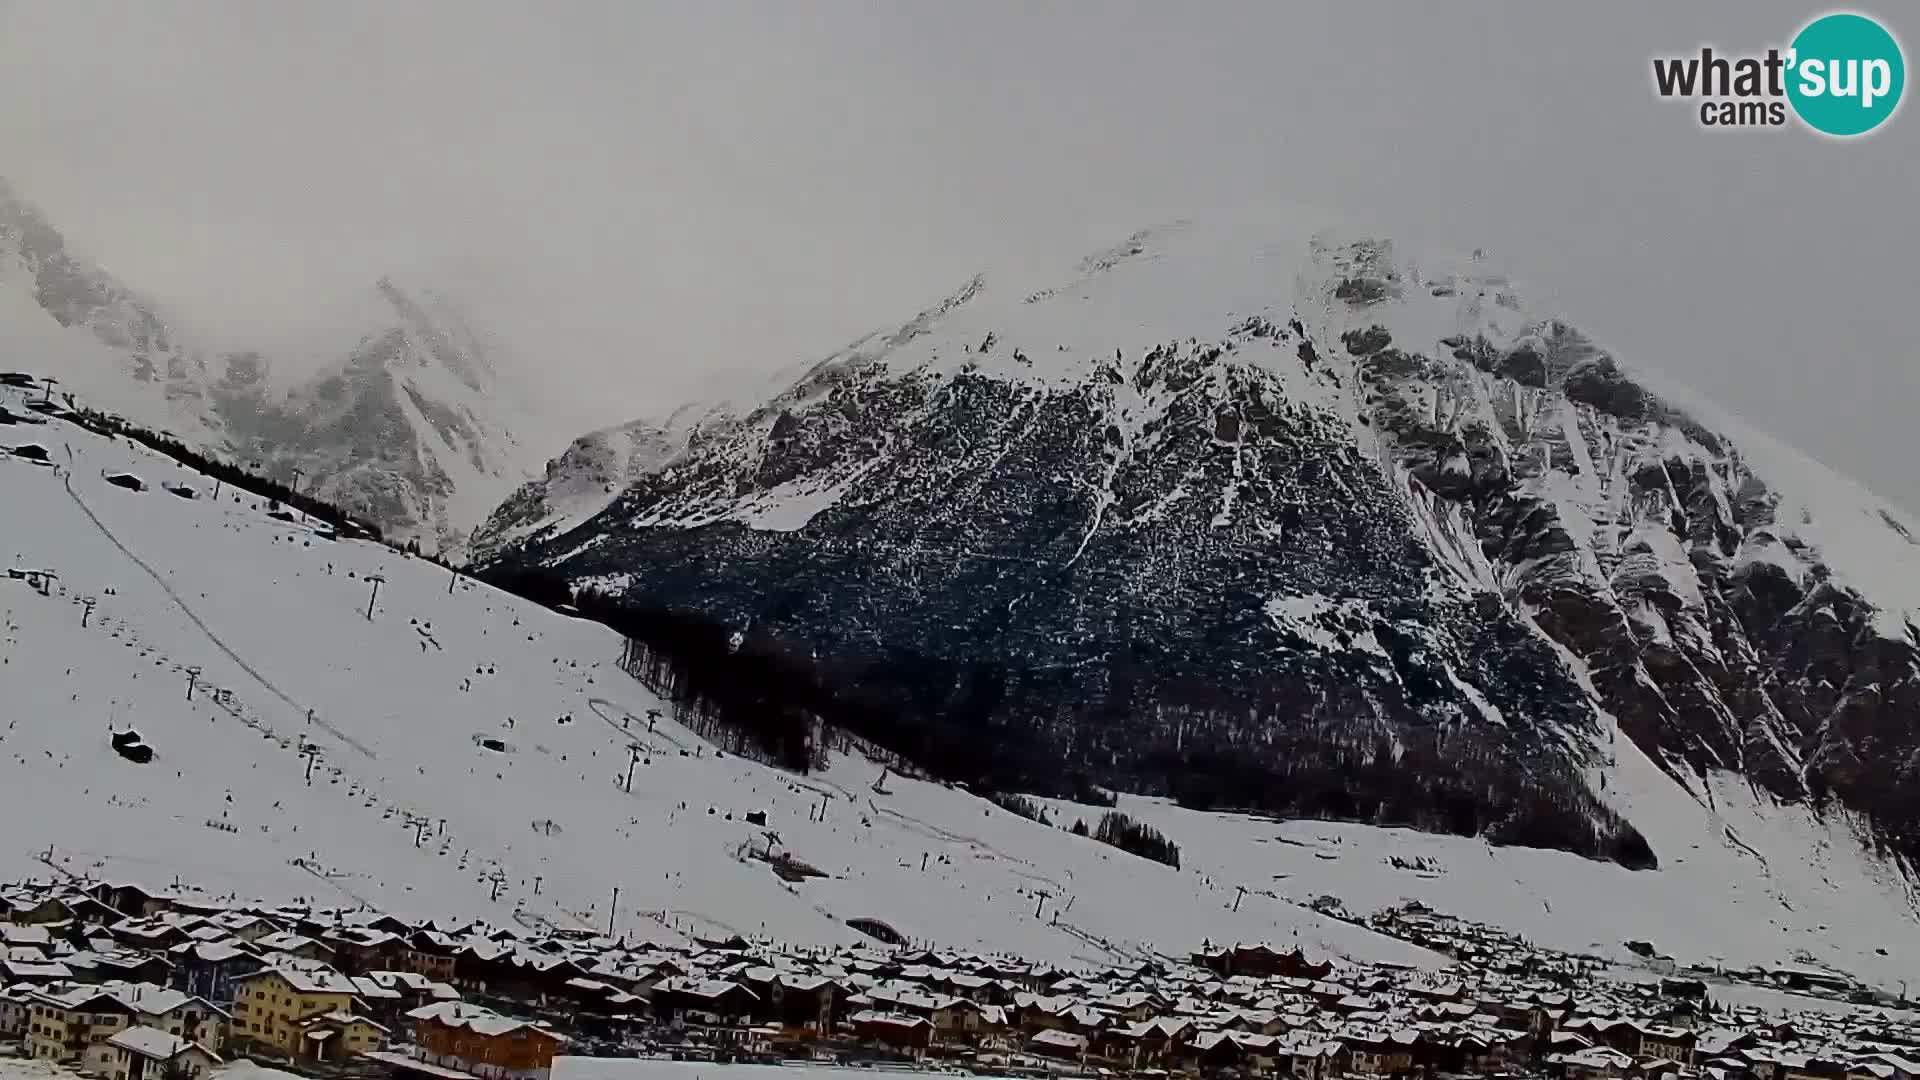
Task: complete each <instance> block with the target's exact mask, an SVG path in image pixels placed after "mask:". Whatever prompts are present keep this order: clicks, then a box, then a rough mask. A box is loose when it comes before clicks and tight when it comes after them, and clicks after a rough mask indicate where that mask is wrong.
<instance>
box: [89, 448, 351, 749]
mask: <svg viewBox="0 0 1920 1080" xmlns="http://www.w3.org/2000/svg"><path fill="white" fill-rule="evenodd" d="M60 483H61V485H62V486H63V487H65V488H66V490H67V495H68V497H69V498H71V499H73V501H74V505H76V506H78V507H79V508H80V512H81V513H82V514H85V515H86V516H87V520H88V521H90V522H92V523H93V527H94V528H96V529H98V530H100V535H102V536H104V537H106V538H107V541H108V542H109V543H111V544H112V545H113V546H114V547H116V548H119V549H120V553H121V554H122V555H125V556H126V557H127V558H128V559H129V560H130V561H132V563H133V565H135V566H137V567H139V568H140V569H141V570H142V571H144V572H145V573H146V575H147V576H148V577H150V578H152V579H153V583H154V584H155V585H158V586H160V591H161V592H164V593H166V594H167V596H168V597H170V598H171V599H172V600H173V602H174V605H175V606H177V607H178V608H179V609H180V613H181V614H182V615H185V616H186V617H187V619H188V621H190V622H192V623H193V625H195V626H197V627H199V628H200V631H201V632H202V633H204V634H206V635H207V640H209V641H211V642H213V644H214V647H215V648H217V649H219V650H220V651H221V652H223V653H225V654H227V658H228V659H230V660H232V661H233V662H234V664H235V665H236V666H238V667H239V668H240V670H242V671H244V672H246V673H247V674H248V675H251V676H253V680H254V681H255V682H257V683H259V684H260V685H261V686H263V687H265V688H266V689H267V692H268V693H270V694H272V695H273V696H274V697H277V698H279V699H280V700H281V701H284V702H286V703H287V707H288V708H290V709H292V710H293V711H294V712H296V713H299V714H302V715H312V718H313V722H314V723H316V724H318V725H320V727H321V728H322V729H323V730H325V731H326V732H328V733H329V734H331V735H332V736H333V737H334V738H336V739H339V740H340V741H341V742H343V743H345V744H346V745H348V746H351V747H353V748H354V749H355V750H358V751H359V752H360V753H361V754H363V755H365V756H367V757H370V758H377V757H379V756H380V755H378V754H376V753H374V752H373V751H372V750H369V749H367V747H366V746H365V745H364V744H362V743H361V742H360V741H359V740H357V739H355V738H353V736H351V735H348V734H346V733H345V732H343V731H341V730H340V729H338V728H336V727H334V726H333V725H332V724H329V723H327V722H326V721H325V720H323V719H321V718H320V717H319V716H318V715H314V714H308V712H307V707H306V706H304V705H302V704H300V703H299V702H297V701H295V700H293V698H291V697H289V696H287V692H286V691H284V690H282V689H280V688H279V687H277V686H275V685H273V682H272V681H271V680H269V679H268V678H267V677H266V676H264V675H262V674H260V673H259V672H258V671H255V670H254V669H253V668H252V667H251V666H249V665H248V664H247V662H246V661H245V660H244V659H242V658H241V656H240V654H239V653H237V652H234V651H233V648H232V647H231V646H229V645H228V644H227V643H226V642H225V641H223V640H221V638H220V635H218V634H216V633H214V632H213V630H212V629H211V628H209V627H208V626H207V624H206V623H205V622H203V621H201V619H200V616H198V615H196V614H194V611H193V605H191V604H189V603H187V601H186V599H185V598H183V597H182V596H181V595H180V594H179V593H177V592H175V591H174V590H173V586H171V585H168V584H167V581H166V578H164V577H162V576H161V575H160V572H159V571H157V570H155V569H154V568H153V567H151V566H149V565H147V562H146V560H144V559H142V558H141V557H140V556H138V555H135V554H134V553H133V551H132V549H130V548H128V547H127V545H126V544H124V543H122V542H121V540H120V538H119V537H118V536H115V535H114V532H113V530H112V529H109V528H107V525H106V523H105V522H103V521H101V520H100V518H99V517H98V516H97V515H96V514H94V512H93V510H92V509H91V508H89V507H88V506H87V501H86V500H85V499H83V498H81V497H80V493H79V492H77V491H75V490H73V477H72V474H71V473H70V472H66V471H63V472H62V473H61V475H60Z"/></svg>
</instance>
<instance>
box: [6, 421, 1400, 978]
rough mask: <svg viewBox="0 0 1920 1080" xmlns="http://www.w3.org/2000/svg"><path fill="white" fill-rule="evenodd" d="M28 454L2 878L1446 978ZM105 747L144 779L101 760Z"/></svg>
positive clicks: (14, 523) (652, 926) (82, 434)
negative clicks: (792, 759)
mask: <svg viewBox="0 0 1920 1080" xmlns="http://www.w3.org/2000/svg"><path fill="white" fill-rule="evenodd" d="M0 404H4V405H5V406H7V407H8V408H9V409H10V410H11V411H13V412H15V413H20V412H23V411H24V408H23V394H22V393H21V392H20V391H16V390H7V389H0ZM25 443H35V444H38V445H41V446H43V447H45V448H46V449H47V450H48V451H49V453H50V455H51V457H52V459H53V464H52V465H51V466H49V465H39V464H34V463H31V462H28V461H25V460H21V459H19V458H16V457H13V456H11V455H7V454H4V453H0V508H4V516H0V560H5V565H6V566H8V567H9V568H12V569H18V570H23V571H26V570H31V571H51V572H53V573H55V574H57V575H58V576H57V579H55V580H54V581H53V582H52V584H51V585H50V586H49V588H48V590H47V595H41V594H40V593H39V592H37V591H35V590H33V589H32V588H30V587H29V585H28V583H27V582H26V581H23V580H10V579H0V626H3V627H4V633H3V635H0V702H4V703H5V705H4V718H3V719H0V838H3V839H0V877H4V878H19V877H25V876H39V877H46V876H49V875H54V874H58V875H64V876H74V877H81V878H88V877H90V878H95V879H111V880H116V881H136V882H141V883H143V884H145V885H147V886H149V887H163V888H165V887H173V886H174V885H175V883H176V881H178V882H179V883H180V885H182V886H185V887H191V886H198V887H201V888H204V889H206V890H208V891H211V892H212V893H215V894H218V895H232V896H234V897H237V898H241V899H265V900H273V901H283V900H291V899H295V898H306V899H308V900H311V901H313V902H316V903H320V904H327V905H340V904H344V905H348V906H352V905H357V904H361V903H365V904H369V905H373V906H375V907H379V908H382V909H385V910H389V911H392V912H394V913H396V914H400V915H403V916H411V917H416V918H427V917H433V918H441V919H446V918H466V917H483V918H489V919H492V920H494V921H496V922H500V923H508V922H510V921H518V922H519V923H520V924H521V925H524V926H529V927H544V926H549V925H551V926H562V927H592V928H597V929H601V930H605V929H608V928H611V929H612V930H613V931H614V932H615V933H616V934H621V935H627V936H642V937H648V938H652V939H656V940H661V941H668V942H672V941H678V940H683V939H684V937H685V936H686V935H690V934H703V935H718V934H725V933H731V932H737V933H740V934H743V935H747V936H757V935H766V936H769V937H775V938H779V939H783V940H786V941H791V942H796V943H835V942H854V941H859V940H864V939H863V938H861V937H860V935H859V934H857V933H856V932H855V931H853V930H851V929H850V928H848V927H847V926H846V924H845V923H846V920H848V919H854V918H873V919H880V920H883V921H884V922H886V923H887V924H889V925H890V926H892V927H893V928H895V929H896V930H897V931H898V932H899V933H901V934H903V935H906V936H908V937H910V938H912V939H915V940H918V941H924V942H928V943H932V944H937V945H943V946H953V947H966V948H973V949H981V950H990V951H1009V952H1013V953H1017V954H1019V955H1022V956H1027V957H1033V958H1036V959H1041V960H1048V961H1051V962H1058V963H1071V962H1113V961H1118V960H1123V959H1131V958H1136V957H1139V956H1142V955H1148V954H1150V953H1151V952H1153V951H1159V952H1164V953H1184V951H1186V950H1188V949H1191V948H1193V947H1196V946H1198V945H1199V944H1200V943H1201V941H1202V940H1203V939H1207V938H1211V939H1213V940H1215V941H1221V940H1242V939H1243V940H1267V941H1272V942H1276V943H1293V942H1298V943H1300V944H1302V945H1305V946H1307V947H1308V948H1310V949H1320V950H1324V951H1327V952H1330V953H1332V954H1335V955H1339V956H1346V957H1350V958H1353V959H1356V960H1364V961H1390V962H1398V963H1409V964H1416V965H1432V964H1435V963H1437V962H1438V960H1437V958H1436V957H1434V956H1433V955H1432V954H1430V953H1426V952H1424V951H1422V950H1418V949H1414V948H1412V947H1409V946H1406V945H1404V944H1402V943H1399V942H1395V941H1392V940H1390V939H1386V938H1383V937H1380V936H1378V935H1375V934H1372V933H1370V932H1367V931H1364V930H1361V929H1358V928H1355V927H1352V926H1349V925H1347V924H1344V923H1340V922H1338V921H1334V920H1329V919H1326V918H1323V917H1322V916H1319V915H1318V914H1316V913H1313V912H1310V911H1307V910H1305V909H1303V908H1301V907H1299V906H1297V905H1294V904H1290V903H1285V902H1280V901H1266V900H1263V901H1262V902H1260V903H1248V904H1243V905H1242V907H1241V910H1240V911H1239V912H1237V913H1236V912H1230V911H1229V910H1228V908H1229V907H1230V906H1231V902H1232V899H1233V895H1234V893H1233V890H1232V889H1230V888H1227V887H1224V886H1211V885H1209V884H1208V882H1207V880H1206V878H1205V876H1204V875H1202V874H1200V873H1197V872H1176V871H1173V870H1170V869H1167V868H1165V867H1161V866H1159V865H1157V864H1154V863H1149V862H1146V861H1144V860H1140V859H1137V858H1135V857H1133V856H1130V855H1126V854H1123V853H1121V852H1118V851H1115V850H1113V849H1110V848H1106V847H1104V846H1101V845H1099V844H1096V843H1094V842H1092V841H1090V840H1086V839H1084V838H1079V837H1073V836H1070V835H1068V834H1067V833H1065V832H1063V831H1061V830H1058V829H1050V828H1047V827H1044V826H1040V825H1037V824H1034V823H1031V822H1028V821H1026V820H1024V819H1022V818H1019V817H1016V816H1014V815H1012V814H1009V813H1007V812H1005V811H1003V810H1001V809H999V808H997V807H994V806H992V805H991V804H989V803H987V802H985V801H984V800H981V799H978V798H975V797H973V796H971V795H969V794H967V793H965V792H963V791H958V790H953V789H949V788H946V787H943V786H940V785H936V784H928V783H922V782H917V781H913V780H908V779H904V778H900V777H898V776H895V777H890V778H888V779H887V780H886V782H885V785H884V788H885V790H884V793H883V792H876V791H875V790H873V783H874V781H875V779H876V777H877V776H878V774H879V771H880V770H879V768H878V767H877V766H873V765H871V764H869V763H868V762H866V761H865V760H864V759H860V758H857V757H843V758H841V759H839V760H838V761H837V763H836V764H835V765H834V766H833V767H831V768H830V769H828V770H827V771H825V772H824V773H821V774H817V775H815V776H812V777H807V778H801V777H795V776H792V775H789V774H785V773H782V772H779V771H777V770H773V769H770V768H767V767H764V766H762V765H759V764H757V763H754V762H752V761H748V760H743V759H740V758H737V757H734V756H733V755H730V754H722V753H718V752H716V751H715V749H714V748H713V747H712V746H710V745H708V744H706V743H704V742H703V741H701V740H700V739H698V738H696V737H695V736H694V735H692V734H691V733H690V732H688V731H687V730H685V729H683V728H681V727H679V726H677V725H675V724H673V723H671V722H670V721H669V720H667V719H664V718H663V719H661V720H660V721H659V722H658V724H657V727H656V730H655V731H653V732H652V733H651V734H649V733H648V731H647V727H648V719H647V712H648V710H649V709H662V708H664V707H663V705H662V703H660V702H659V701H657V700H656V699H654V698H653V697H652V696H651V695H650V694H649V693H648V692H646V691H645V690H644V689H643V688H642V687H641V686H639V684H637V683H635V682H634V681H632V680H631V679H630V678H629V677H628V676H626V675H625V674H624V673H622V672H621V671H619V670H618V668H617V667H616V666H615V664H614V661H615V659H616V657H617V656H618V654H619V650H620V642H619V640H618V638H617V637H615V636H614V635H613V634H612V633H611V632H610V631H607V630H606V629H605V628H603V627H600V626H598V625H595V624H592V623H588V622H584V621H579V620H572V619H568V618H565V617H564V616H560V615H556V614H554V613H551V612H548V611H546V610H544V609H541V608H538V607H536V606H534V605H531V604H527V603H525V602H522V601H520V600H518V599H517V598H514V597H511V596H507V595H504V594H501V593H498V592H496V591H494V590H491V589H489V588H486V587H484V586H480V585H477V584H474V583H472V582H468V581H465V580H459V581H454V580H452V579H451V578H450V576H449V574H448V573H447V571H445V570H444V569H442V568H440V567H438V566H435V565H433V564H431V563H427V562H423V561H420V560H412V559H408V558H406V557H404V556H403V555H401V554H399V553H398V552H395V551H393V550H391V549H388V548H385V547H382V546H380V545H376V544H368V543H356V542H345V541H334V540H330V539H326V538H324V537H323V536H322V535H321V530H320V529H318V528H316V527H314V526H312V525H310V524H308V523H305V522H302V521H298V520H282V519H277V518H275V517H273V516H270V513H269V511H270V507H268V506H267V505H265V504H263V503H262V502H261V501H260V500H258V499H255V498H253V497H252V496H249V495H244V494H240V495H236V493H235V492H233V491H232V490H231V489H226V490H223V491H221V492H220V495H219V498H218V500H217V501H216V500H215V499H214V497H213V496H214V485H213V484H212V482H211V481H209V480H207V479H206V478H204V477H202V476H200V475H199V474H197V473H194V472H192V471H190V470H188V469H186V468H184V467H182V466H180V465H178V464H177V463H175V462H173V461H171V460H169V459H167V458H164V457H161V456H159V455H157V454H154V453H152V452H150V451H147V450H146V449H145V448H142V447H139V446H136V445H133V444H130V443H127V442H124V441H112V440H106V439H102V438H100V437H98V436H96V435H93V434H92V433H90V432H87V431H85V430H83V429H80V428H77V427H74V426H71V425H68V424H65V423H64V422H60V421H53V422H50V423H48V424H45V425H38V426H28V425H15V426H8V427H0V447H6V448H10V447H13V446H17V445H21V444H25ZM117 473H131V474H133V475H135V476H137V477H139V478H140V479H141V480H142V481H143V482H144V483H145V485H146V490H144V491H133V490H128V489H126V488H124V487H121V486H116V485H115V484H112V483H110V482H108V480H107V479H106V477H107V476H108V475H110V474H117ZM163 485H176V486H179V485H184V486H185V487H187V488H191V489H192V490H193V491H194V492H195V494H196V497H195V498H191V499H189V498H182V497H178V496H177V495H175V494H173V493H171V492H170V491H169V490H167V489H166V487H164V486H163ZM376 579H377V590H376ZM450 586H451V588H450ZM89 601H91V605H89ZM370 601H371V607H370ZM369 610H370V611H371V618H369V617H368V616H369ZM310 717H311V719H310ZM128 727H131V728H133V729H135V730H137V731H138V733H139V734H140V736H141V738H142V739H143V740H144V741H145V742H146V743H147V744H148V745H150V746H152V747H153V748H154V750H155V757H154V759H153V760H152V761H151V762H150V763H148V764H144V765H138V764H134V763H132V762H129V761H126V760H124V759H122V758H121V757H120V756H119V755H118V754H117V753H116V752H115V751H114V750H113V749H112V747H111V746H110V744H109V735H110V733H111V732H112V731H115V730H124V729H126V728H128ZM482 739H488V740H494V741H495V742H496V743H497V744H498V746H499V749H497V750H496V749H490V748H488V747H487V746H484V745H482V743H481V742H480V740H482ZM308 746H312V747H314V748H315V753H314V754H308V753H304V752H303V750H304V748H306V747H308ZM629 746H638V747H640V748H641V751H640V758H639V763H638V764H637V765H635V766H633V782H632V791H631V792H628V791H625V790H622V787H621V782H622V780H623V779H624V777H625V775H626V773H627V770H628V764H629V761H630V755H629V751H628V747H629ZM310 759H311V762H312V769H311V782H309V780H308V772H309V761H310ZM822 807H824V809H825V815H824V820H814V819H815V818H817V817H818V816H819V815H818V813H817V811H818V810H819V809H820V808H822ZM749 811H764V812H765V813H766V815H767V827H766V828H765V829H762V828H759V827H756V826H751V825H748V824H747V823H746V821H745V815H746V814H747V813H748V812H749ZM769 832H771V833H773V834H775V836H776V837H777V840H778V843H779V846H780V850H782V851H786V852H790V853H791V854H792V855H793V856H794V857H795V858H798V859H801V860H804V861H805V862H807V863H809V864H811V865H813V866H815V867H818V868H819V869H821V870H823V871H826V872H827V873H828V874H829V875H831V876H830V877H828V878H824V879H810V880H808V881H806V882H805V883H802V884H798V885H788V884H786V883H783V882H782V881H781V880H780V879H779V878H778V877H776V876H775V875H774V874H773V873H772V872H771V871H770V870H769V869H768V867H767V866H766V865H765V864H764V863H762V862H758V861H755V860H753V859H752V858H751V857H750V856H748V855H746V854H745V852H747V851H749V850H753V849H759V850H764V849H765V848H766V846H767V845H768V843H769V837H768V835H767V834H768V833H769ZM615 889H618V890H619V900H618V906H617V908H615V907H613V906H612V897H613V894H614V890H615ZM1042 894H1045V895H1044V896H1043V895H1042ZM1062 911H1064V915H1061V916H1059V917H1058V920H1057V921H1056V915H1057V913H1059V912H1062ZM1036 913H1038V914H1036Z"/></svg>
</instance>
